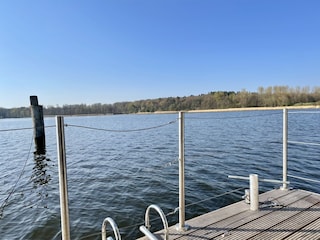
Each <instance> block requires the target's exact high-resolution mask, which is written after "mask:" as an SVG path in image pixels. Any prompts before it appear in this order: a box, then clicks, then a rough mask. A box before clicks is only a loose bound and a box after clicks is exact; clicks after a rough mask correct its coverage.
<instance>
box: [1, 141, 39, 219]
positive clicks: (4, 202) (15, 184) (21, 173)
mask: <svg viewBox="0 0 320 240" xmlns="http://www.w3.org/2000/svg"><path fill="white" fill-rule="evenodd" d="M32 143H33V135H32V138H31V143H30V147H29V152H28V155H27V158H26V160H25V162H24V165H23V167H22V170H21V172H20V175H19V176H18V179H17V180H16V182H15V183H14V185H13V187H12V188H11V190H10V192H9V194H8V196H7V197H6V199H5V200H4V201H3V203H2V204H1V206H0V219H1V218H2V216H3V211H4V208H5V207H6V206H7V205H8V201H9V199H10V197H11V196H12V194H13V193H14V191H15V190H16V187H17V184H18V182H19V181H20V179H21V177H22V175H23V173H24V170H25V168H26V166H27V162H28V160H29V157H30V152H31V147H32V145H33V144H32Z"/></svg>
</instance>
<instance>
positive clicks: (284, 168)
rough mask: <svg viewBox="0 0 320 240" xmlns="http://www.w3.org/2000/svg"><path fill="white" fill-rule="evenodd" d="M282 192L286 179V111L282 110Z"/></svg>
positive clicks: (286, 186)
mask: <svg viewBox="0 0 320 240" xmlns="http://www.w3.org/2000/svg"><path fill="white" fill-rule="evenodd" d="M282 154H283V156H282V181H283V184H282V187H281V189H282V190H287V189H288V185H287V178H288V109H286V108H284V109H283V147H282Z"/></svg>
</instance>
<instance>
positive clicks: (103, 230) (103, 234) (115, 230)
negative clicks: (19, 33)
mask: <svg viewBox="0 0 320 240" xmlns="http://www.w3.org/2000/svg"><path fill="white" fill-rule="evenodd" d="M107 223H109V224H110V225H111V227H112V230H113V234H114V236H115V238H116V240H121V235H120V231H119V228H118V226H117V224H116V223H115V221H113V219H112V218H111V217H107V218H105V219H104V220H103V223H102V227H101V237H102V240H113V238H112V237H108V238H107V236H106V235H107V233H106V227H107Z"/></svg>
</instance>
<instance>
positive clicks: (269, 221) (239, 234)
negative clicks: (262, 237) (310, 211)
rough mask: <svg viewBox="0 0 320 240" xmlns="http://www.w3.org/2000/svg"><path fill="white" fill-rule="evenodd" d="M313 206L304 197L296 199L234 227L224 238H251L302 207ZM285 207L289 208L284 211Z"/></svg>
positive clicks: (297, 211) (292, 214)
mask: <svg viewBox="0 0 320 240" xmlns="http://www.w3.org/2000/svg"><path fill="white" fill-rule="evenodd" d="M311 206H312V203H310V202H308V201H305V200H304V198H303V199H301V200H299V201H295V202H294V203H292V204H289V205H288V206H286V207H285V208H282V209H281V210H277V211H273V212H272V213H271V214H267V215H264V216H263V217H261V218H258V219H256V220H255V221H252V222H249V223H247V224H244V225H242V226H241V227H239V228H236V229H232V230H231V231H230V232H229V234H228V236H227V237H224V239H235V237H236V238H237V239H249V238H251V237H253V236H255V235H257V234H259V233H260V232H263V231H264V230H265V229H269V228H271V227H273V226H275V225H276V224H279V223H281V222H282V221H284V220H286V219H288V218H289V217H292V216H294V215H295V214H297V213H299V212H300V211H301V209H302V208H304V207H306V208H309V207H311ZM283 209H287V210H285V211H283ZM217 239H219V238H217Z"/></svg>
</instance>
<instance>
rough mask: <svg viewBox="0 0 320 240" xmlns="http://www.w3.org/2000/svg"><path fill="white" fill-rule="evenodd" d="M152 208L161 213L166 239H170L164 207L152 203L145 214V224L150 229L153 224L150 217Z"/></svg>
mask: <svg viewBox="0 0 320 240" xmlns="http://www.w3.org/2000/svg"><path fill="white" fill-rule="evenodd" d="M151 208H153V209H154V210H156V211H157V212H158V213H159V215H160V217H161V219H162V223H163V227H164V236H165V237H164V239H165V240H168V239H169V230H168V221H167V218H166V216H165V215H164V213H163V211H162V209H161V208H160V207H158V206H157V205H155V204H152V205H150V206H149V207H148V208H147V210H146V215H145V226H146V227H147V229H149V228H150V226H151V225H150V219H149V214H150V209H151Z"/></svg>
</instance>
